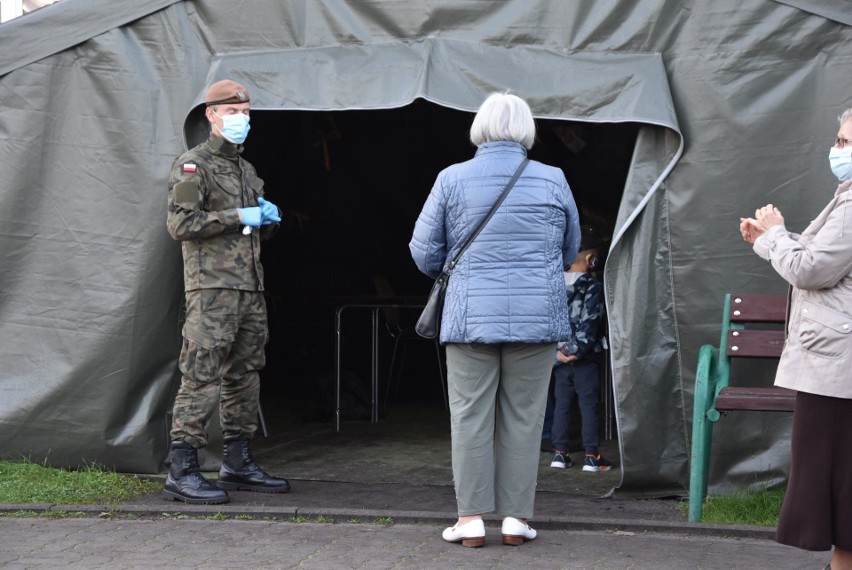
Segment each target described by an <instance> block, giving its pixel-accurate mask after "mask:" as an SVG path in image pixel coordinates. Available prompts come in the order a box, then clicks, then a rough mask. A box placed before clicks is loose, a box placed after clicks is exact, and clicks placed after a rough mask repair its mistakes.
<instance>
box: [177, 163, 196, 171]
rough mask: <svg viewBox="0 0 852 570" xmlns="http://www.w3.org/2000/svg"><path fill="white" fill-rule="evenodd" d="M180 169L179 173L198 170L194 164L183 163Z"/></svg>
mask: <svg viewBox="0 0 852 570" xmlns="http://www.w3.org/2000/svg"><path fill="white" fill-rule="evenodd" d="M180 169H181V172H196V171H197V170H198V165H197V164H195V163H194V162H184V163H183V166H181V167H180Z"/></svg>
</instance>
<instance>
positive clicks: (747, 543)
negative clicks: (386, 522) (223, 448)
mask: <svg viewBox="0 0 852 570" xmlns="http://www.w3.org/2000/svg"><path fill="white" fill-rule="evenodd" d="M440 530H441V529H440V528H439V527H438V526H437V525H416V524H393V525H390V526H383V525H377V524H374V523H369V524H367V523H360V524H353V523H333V524H332V523H325V524H324V523H317V522H308V523H291V522H278V521H263V520H251V521H241V520H228V521H211V520H197V519H193V520H176V519H158V520H100V519H97V518H85V519H73V518H72V519H58V520H52V519H44V518H37V519H29V518H3V519H0V537H2V538H0V545H2V548H0V566H2V567H3V568H10V569H19V568H60V567H67V568H87V569H93V568H110V569H115V568H157V567H162V568H165V567H168V568H207V569H214V568H316V569H337V568H370V569H382V568H554V569H555V568H654V569H668V568H705V569H716V568H718V569H723V568H724V569H728V568H776V569H778V568H815V569H816V568H822V566H823V565H824V564H825V560H826V559H827V556H826V554H824V553H823V554H819V553H816V554H815V553H807V552H802V551H798V550H795V549H792V548H787V547H783V546H780V545H777V544H775V543H774V542H771V541H767V540H760V539H748V538H725V537H719V536H687V535H678V534H669V533H645V532H638V533H637V532H630V531H596V532H585V531H576V530H550V531H542V532H541V535H540V536H539V538H538V539H537V540H535V541H534V542H529V543H526V544H524V545H522V546H519V547H510V546H503V545H502V544H500V534H499V528H497V527H494V526H492V527H489V528H488V529H487V530H486V535H487V540H488V544H487V545H486V546H485V548H481V549H470V548H464V547H462V546H459V545H456V544H448V543H445V542H444V541H442V540H441V539H440Z"/></svg>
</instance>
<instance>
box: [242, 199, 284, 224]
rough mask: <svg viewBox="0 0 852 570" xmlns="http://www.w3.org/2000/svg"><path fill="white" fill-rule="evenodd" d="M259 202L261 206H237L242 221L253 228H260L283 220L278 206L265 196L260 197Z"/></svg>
mask: <svg viewBox="0 0 852 570" xmlns="http://www.w3.org/2000/svg"><path fill="white" fill-rule="evenodd" d="M257 203H258V204H260V206H252V207H249V208H237V212H239V214H240V221H241V222H242V223H244V224H245V225H247V226H250V227H253V228H259V227H260V226H265V225H268V224H271V223H273V222H280V221H281V216H279V215H278V206H276V205H275V204H273V203H272V202H270V201H268V200H265V199H263V198H258V199H257Z"/></svg>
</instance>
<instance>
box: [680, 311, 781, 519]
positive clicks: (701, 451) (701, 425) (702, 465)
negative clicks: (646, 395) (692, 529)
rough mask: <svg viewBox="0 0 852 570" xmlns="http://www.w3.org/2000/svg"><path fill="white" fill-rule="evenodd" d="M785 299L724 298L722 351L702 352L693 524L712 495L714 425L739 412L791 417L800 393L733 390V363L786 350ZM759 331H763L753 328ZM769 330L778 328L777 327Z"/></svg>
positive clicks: (693, 469)
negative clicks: (710, 469)
mask: <svg viewBox="0 0 852 570" xmlns="http://www.w3.org/2000/svg"><path fill="white" fill-rule="evenodd" d="M786 313H787V297H786V296H785V295H736V294H728V295H725V307H724V310H723V315H722V335H721V339H720V342H719V346H720V347H725V350H724V351H723V350H720V349H719V348H717V347H715V346H713V345H710V344H705V345H704V346H702V347H701V349H700V350H699V352H698V368H697V370H696V373H695V396H694V400H693V414H692V458H691V461H690V474H689V521H690V522H698V521H699V520H700V519H701V508H702V503H703V500H704V496H705V495H706V493H707V476H708V467H709V464H710V447H711V444H712V441H713V424H714V423H716V422H717V421H719V418H720V417H721V415H722V413H724V412H731V411H736V410H751V411H763V412H792V411H793V405H794V404H795V401H796V392H794V391H793V390H787V389H785V388H774V387H772V388H759V387H753V386H731V385H730V379H731V378H730V376H731V360H732V359H737V358H776V359H777V358H779V357H780V356H781V351H782V349H783V348H784V334H785V332H784V328H783V326H777V325H783V324H784V322H785V318H786ZM755 325H756V326H758V327H760V328H754V327H755ZM766 325H776V326H775V327H774V328H772V327H771V326H766Z"/></svg>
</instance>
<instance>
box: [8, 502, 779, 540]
mask: <svg viewBox="0 0 852 570" xmlns="http://www.w3.org/2000/svg"><path fill="white" fill-rule="evenodd" d="M20 511H27V512H34V513H38V514H48V513H62V512H65V513H83V514H84V515H85V516H86V517H92V518H113V517H121V516H135V517H141V518H153V519H156V518H162V517H171V516H176V515H184V516H186V517H189V518H205V517H212V516H224V517H228V518H236V517H241V518H245V517H250V518H252V519H261V520H266V519H275V520H285V521H286V520H288V519H291V518H295V517H309V518H316V517H319V516H323V517H328V518H330V519H333V520H334V522H337V523H347V522H350V521H352V520H354V519H357V520H359V521H360V522H362V523H366V522H372V521H377V520H378V519H381V518H390V519H392V520H393V522H394V523H401V524H429V525H435V526H446V525H447V524H448V523H449V522H452V521H453V520H454V519H455V518H456V516H457V515H456V513H443V512H435V511H397V510H370V509H339V510H332V511H329V509H328V508H327V507H310V506H306V507H258V506H250V505H234V504H227V503H226V504H224V505H188V504H183V503H179V502H178V501H172V502H167V501H163V508H161V509H159V508H153V507H151V506H148V505H144V506H138V507H137V506H132V505H125V506H117V507H116V506H109V505H57V504H48V503H39V504H6V505H0V513H17V512H20ZM484 518H485V522H486V525H487V526H490V527H497V526H499V525H500V520H501V519H500V518H499V517H496V516H493V515H491V516H489V515H486V516H485V517H484ZM378 524H382V523H378ZM534 526H535V528H536V529H538V530H571V531H581V532H617V533H624V534H648V533H657V534H678V535H686V536H714V537H721V538H749V539H757V540H774V539H775V528H774V527H765V526H748V525H722V524H710V523H686V522H681V521H654V520H644V519H595V518H583V517H549V518H541V519H535V520H534Z"/></svg>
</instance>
